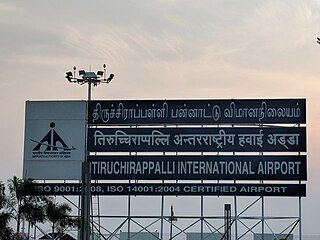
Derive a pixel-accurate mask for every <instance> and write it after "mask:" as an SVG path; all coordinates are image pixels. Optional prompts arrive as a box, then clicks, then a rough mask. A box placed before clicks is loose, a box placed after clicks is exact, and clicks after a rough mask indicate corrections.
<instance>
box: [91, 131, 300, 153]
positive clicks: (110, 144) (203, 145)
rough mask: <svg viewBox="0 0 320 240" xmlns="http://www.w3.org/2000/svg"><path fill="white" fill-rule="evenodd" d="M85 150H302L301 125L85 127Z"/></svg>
mask: <svg viewBox="0 0 320 240" xmlns="http://www.w3.org/2000/svg"><path fill="white" fill-rule="evenodd" d="M88 151H89V152H305V151H306V128H305V127H265V128H259V127H228V128H213V127H198V128H195V127H184V128H183V127H179V128H172V127H166V128H150V127H148V128H146V127H139V128H89V129H88Z"/></svg>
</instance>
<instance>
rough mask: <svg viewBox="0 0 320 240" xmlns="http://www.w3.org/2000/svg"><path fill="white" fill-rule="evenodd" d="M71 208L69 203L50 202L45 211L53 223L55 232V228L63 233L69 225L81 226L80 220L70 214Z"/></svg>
mask: <svg viewBox="0 0 320 240" xmlns="http://www.w3.org/2000/svg"><path fill="white" fill-rule="evenodd" d="M71 210H72V209H71V207H70V206H69V204H67V203H61V204H59V203H56V202H53V201H51V202H48V204H47V205H46V207H45V212H46V218H47V220H48V221H49V222H50V223H51V226H52V232H53V233H54V232H55V230H57V231H58V233H63V232H64V231H65V229H66V228H68V227H77V226H79V220H78V219H77V218H72V217H71V216H70V214H71Z"/></svg>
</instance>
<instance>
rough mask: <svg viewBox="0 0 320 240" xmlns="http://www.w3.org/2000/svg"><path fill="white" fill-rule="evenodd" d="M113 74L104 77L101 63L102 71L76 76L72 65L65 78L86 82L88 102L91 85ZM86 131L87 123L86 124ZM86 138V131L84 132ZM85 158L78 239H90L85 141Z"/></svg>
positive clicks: (104, 69) (106, 79)
mask: <svg viewBox="0 0 320 240" xmlns="http://www.w3.org/2000/svg"><path fill="white" fill-rule="evenodd" d="M113 77H114V74H112V73H111V74H110V75H109V77H108V78H106V65H105V64H103V71H98V72H97V73H95V72H86V71H85V70H79V77H76V67H73V73H72V72H67V73H66V78H67V80H68V81H69V82H70V83H78V84H80V85H83V84H88V103H89V101H91V90H92V85H93V87H96V86H98V85H99V84H100V83H110V82H111V80H112V79H113ZM86 125H87V126H86V131H87V129H88V124H86ZM86 138H87V133H86ZM85 156H86V159H85V161H84V162H83V163H82V170H81V222H80V240H89V239H90V202H91V168H90V163H89V162H88V160H87V156H88V150H87V141H86V147H85Z"/></svg>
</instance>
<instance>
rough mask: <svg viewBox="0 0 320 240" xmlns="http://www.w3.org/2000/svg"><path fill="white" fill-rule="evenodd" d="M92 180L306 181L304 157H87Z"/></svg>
mask: <svg viewBox="0 0 320 240" xmlns="http://www.w3.org/2000/svg"><path fill="white" fill-rule="evenodd" d="M88 161H89V162H91V174H92V179H93V180H296V181H298V180H299V181H300V180H307V163H306V155H287V156H285V155H279V156H274V155H248V156H244V155H193V156H192V155H188V156H186V155H171V156H169V155H164V156H161V155H158V156H99V155H91V156H88Z"/></svg>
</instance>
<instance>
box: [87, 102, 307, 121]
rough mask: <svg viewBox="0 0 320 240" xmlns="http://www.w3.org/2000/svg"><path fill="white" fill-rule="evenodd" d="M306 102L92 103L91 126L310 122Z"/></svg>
mask: <svg viewBox="0 0 320 240" xmlns="http://www.w3.org/2000/svg"><path fill="white" fill-rule="evenodd" d="M305 113H306V100H305V99H229V100H213V99H207V100H205V99H203V100H188V99H185V100H115V101H107V100H102V101H89V103H88V123H89V125H154V124H221V123H227V124H243V123H259V124H264V123H268V124H271V123H283V124H285V123H303V124H304V123H306V114H305Z"/></svg>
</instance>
